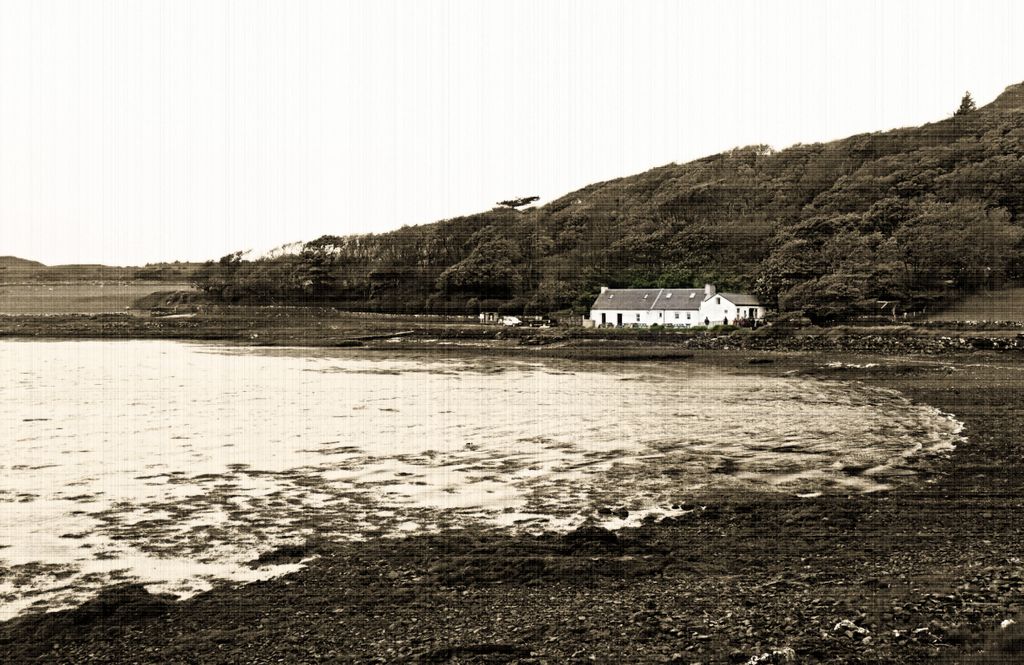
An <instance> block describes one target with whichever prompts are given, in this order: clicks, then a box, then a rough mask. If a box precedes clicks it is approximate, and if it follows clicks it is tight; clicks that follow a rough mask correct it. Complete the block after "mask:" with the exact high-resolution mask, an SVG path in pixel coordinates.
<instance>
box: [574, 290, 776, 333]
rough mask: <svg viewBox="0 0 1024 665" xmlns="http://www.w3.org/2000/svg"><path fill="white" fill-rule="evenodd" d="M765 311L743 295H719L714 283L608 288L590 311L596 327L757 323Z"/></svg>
mask: <svg viewBox="0 0 1024 665" xmlns="http://www.w3.org/2000/svg"><path fill="white" fill-rule="evenodd" d="M764 314H765V308H764V306H763V305H762V304H761V303H759V302H758V301H757V298H755V297H754V296H752V295H748V294H746V293H719V292H718V291H717V290H716V289H715V285H714V284H705V285H704V288H703V289H609V288H608V287H606V286H602V287H601V295H599V296H598V297H597V300H595V301H594V305H593V306H592V307H591V308H590V320H591V321H593V322H594V325H596V326H614V327H622V326H641V327H646V326H651V325H655V324H658V325H662V326H680V327H684V328H689V327H691V326H706V325H711V326H714V325H719V324H723V323H736V322H737V320H748V321H751V320H752V321H757V320H760V319H762V318H764Z"/></svg>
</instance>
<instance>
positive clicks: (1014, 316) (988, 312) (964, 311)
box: [928, 288, 1024, 321]
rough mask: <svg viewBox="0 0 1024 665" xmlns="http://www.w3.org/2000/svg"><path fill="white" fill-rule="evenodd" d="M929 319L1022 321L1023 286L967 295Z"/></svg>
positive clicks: (1023, 307)
mask: <svg viewBox="0 0 1024 665" xmlns="http://www.w3.org/2000/svg"><path fill="white" fill-rule="evenodd" d="M928 319H929V320H930V321H1024V288H1015V289H1001V290H999V291H990V292H988V293H979V294H976V295H972V296H968V297H967V298H964V299H963V300H961V301H960V302H958V303H957V304H955V305H953V306H952V307H950V308H949V309H947V310H945V311H943V312H939V313H938V314H933V315H931V316H929V317H928Z"/></svg>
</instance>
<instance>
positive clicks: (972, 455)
mask: <svg viewBox="0 0 1024 665" xmlns="http://www.w3.org/2000/svg"><path fill="white" fill-rule="evenodd" d="M65 339H66V338H65ZM196 341H210V340H203V339H199V340H196ZM409 341H410V340H405V341H403V342H401V343H387V342H385V343H375V344H370V345H366V346H363V347H360V350H361V351H363V350H365V351H374V352H379V351H388V350H390V351H399V352H401V353H406V352H417V351H419V352H424V353H430V354H431V355H434V356H435V357H436V355H437V354H439V353H442V354H453V355H459V354H462V353H471V354H474V355H475V354H481V353H482V354H491V353H494V352H495V351H497V352H498V354H499V355H502V356H504V355H506V354H513V353H514V354H517V355H520V356H523V357H525V358H533V357H537V355H538V354H536V353H535V352H534V350H535V348H536V347H533V346H519V345H518V343H515V345H514V346H513V345H512V344H509V345H507V346H500V347H499V348H497V349H496V348H490V347H469V348H466V347H462V346H455V345H452V346H433V347H429V348H424V347H425V346H427V345H426V344H424V343H422V342H416V343H413V344H410V343H409ZM495 341H498V342H501V341H502V340H495ZM627 342H628V340H627ZM609 346H614V347H623V348H608V349H606V351H607V353H606V354H605V355H606V356H609V355H610V356H612V357H617V358H621V359H623V360H634V361H635V360H640V359H644V360H654V359H659V358H661V359H672V360H685V361H687V362H694V363H698V364H704V363H707V364H711V365H713V366H715V367H716V368H718V369H723V370H725V371H737V372H743V373H757V374H760V373H765V374H769V375H783V374H786V375H793V374H795V375H797V376H808V377H813V378H823V379H832V380H836V379H838V380H844V381H861V382H864V383H867V384H869V385H875V386H879V387H885V388H890V389H895V390H898V391H899V392H901V394H903V395H904V396H905V397H907V398H908V399H910V400H911V401H913V402H917V403H923V404H928V405H929V406H932V407H933V408H936V409H938V410H939V411H940V412H942V413H945V414H952V415H953V416H954V417H955V418H956V419H957V420H958V421H959V422H961V423H963V428H964V433H963V434H964V437H965V440H964V442H963V444H962V445H959V446H958V447H957V449H956V450H955V451H953V452H952V453H951V454H949V455H947V456H946V457H940V458H935V459H933V460H930V461H929V462H928V463H927V472H926V473H922V474H921V475H920V476H919V478H918V479H917V481H916V482H914V483H913V484H912V485H910V486H908V487H900V488H897V489H894V490H889V491H885V492H881V493H875V494H870V495H851V496H821V497H813V498H796V497H792V496H785V495H771V494H770V493H763V492H741V493H735V494H730V493H725V492H713V493H711V495H710V496H707V497H702V498H701V499H700V501H701V502H702V505H706V506H707V508H705V509H703V510H700V511H695V512H694V513H691V514H688V515H684V516H680V517H668V518H664V519H661V520H660V521H658V520H653V519H649V520H646V521H645V523H644V524H643V525H642V526H640V527H630V528H624V529H620V530H618V531H616V532H608V531H604V530H603V529H600V528H596V527H595V528H586V527H584V528H581V529H578V530H577V531H575V532H571V533H569V534H562V535H559V534H550V533H549V534H544V535H543V536H529V535H525V534H518V535H517V534H510V533H507V532H498V531H493V530H490V529H467V530H461V531H457V532H442V533H440V534H420V535H415V536H411V537H404V538H397V539H386V540H383V541H377V540H372V541H367V542H364V543H340V542H330V541H328V540H327V539H326V536H327V534H323V537H322V538H320V539H314V541H312V542H310V543H307V544H306V545H305V546H303V547H301V548H300V550H301V551H299V550H295V551H292V552H290V553H289V552H284V553H277V554H278V555H280V556H285V557H287V556H289V554H290V555H291V556H293V557H294V556H300V558H304V557H306V556H311V555H314V554H315V555H316V556H317V557H318V558H316V559H315V560H313V561H311V562H309V563H308V564H307V565H306V566H305V567H304V568H303V569H302V570H300V571H298V572H297V573H291V574H289V575H286V576H284V577H280V578H275V579H273V580H270V581H268V582H257V583H253V584H251V585H244V586H232V585H224V586H217V587H215V588H214V589H213V590H211V591H208V592H204V593H202V594H199V595H197V596H194V597H192V598H190V599H188V600H184V601H174V602H171V601H169V599H166V598H160V597H155V596H151V595H149V594H148V593H146V592H145V591H144V589H142V588H141V585H131V584H129V585H126V586H121V587H112V588H110V589H108V590H107V591H105V592H104V593H102V594H101V595H100V596H99V597H98V598H97V599H95V600H94V601H89V602H87V603H85V604H84V605H82V606H80V607H79V608H77V609H74V610H66V611H60V612H53V613H46V614H36V615H28V616H25V617H20V618H17V619H14V620H12V621H9V622H7V623H5V624H0V649H2V650H3V651H6V652H8V654H9V655H10V656H12V658H11V659H10V662H36V659H38V662H108V661H109V660H114V659H119V658H121V657H124V658H127V659H128V660H131V659H132V658H135V659H137V660H142V661H143V662H145V661H146V660H147V659H148V660H154V659H164V660H172V661H175V662H177V661H179V660H180V661H183V662H187V661H189V660H190V659H198V660H201V661H202V662H235V661H236V660H237V659H240V658H248V659H250V660H252V659H254V658H255V659H256V660H257V662H263V661H260V660H259V659H258V658H257V654H259V657H264V656H265V657H266V661H267V662H273V660H274V658H271V654H275V657H280V658H284V659H285V660H289V659H291V660H302V661H312V660H316V658H317V657H319V658H320V659H321V660H325V661H328V662H449V661H450V662H538V663H539V662H572V661H573V659H580V662H584V661H586V662H594V660H592V659H591V658H590V656H594V657H595V659H596V661H597V662H616V658H617V657H618V658H621V659H624V660H627V661H630V662H698V661H701V662H746V659H748V658H750V657H754V656H760V655H763V654H765V653H771V652H772V651H779V650H784V649H793V650H794V652H795V653H796V655H797V659H798V661H797V662H836V663H838V662H857V661H858V660H861V661H864V662H875V661H877V660H885V661H886V662H907V663H909V662H919V661H921V660H926V659H930V658H932V657H933V656H935V655H939V656H942V654H944V653H945V654H963V653H965V652H969V650H971V649H976V648H977V647H978V646H979V645H983V644H985V642H986V640H989V639H991V638H990V635H989V632H990V631H992V630H993V629H994V628H995V627H996V626H997V625H998V623H999V622H1001V621H1002V620H1004V619H1007V618H1013V617H1014V616H1016V614H1017V613H1018V612H1019V611H1020V609H1021V602H1020V600H1019V599H1018V598H1017V595H1019V594H1020V592H1021V591H1024V577H1022V575H1021V566H1020V565H1019V563H1020V562H1019V560H1016V559H1015V557H1016V556H1017V554H1016V553H1017V552H1019V551H1021V545H1022V543H1021V536H1020V529H1019V519H1018V518H1017V517H1016V515H1017V514H1019V512H1018V509H1019V508H1020V507H1021V506H1022V505H1024V490H1022V488H1021V483H1020V480H1019V479H1018V478H1017V474H1015V473H1014V472H1013V471H1014V469H1013V463H1014V462H1015V460H1016V459H1018V458H1017V455H1018V454H1019V447H1018V446H1017V443H1016V441H1015V436H1014V432H1016V431H1018V430H1019V426H1020V425H1021V424H1022V418H1021V416H1020V415H1019V414H1017V413H1015V409H1014V408H1013V405H1014V404H1015V403H1017V400H1018V399H1019V397H1020V393H1021V388H1020V386H1019V383H1020V382H1019V378H1018V377H1019V374H1018V373H1017V372H1019V370H1020V369H1022V368H1024V366H1022V367H1020V368H1018V367H1015V366H1014V365H1015V364H1016V363H1017V359H1016V357H1015V354H1013V353H1009V354H1006V353H993V352H977V351H976V352H973V353H966V354H956V355H954V356H950V357H946V358H943V361H942V362H936V358H935V356H934V355H933V354H927V353H926V354H920V355H919V354H902V353H900V354H886V355H881V356H879V355H877V354H870V353H863V352H858V351H852V352H844V353H822V352H816V351H783V352H779V351H766V350H753V349H749V350H748V349H729V350H717V351H716V350H702V349H695V350H692V351H691V350H686V351H685V354H686V355H680V353H681V350H680V349H679V348H678V347H675V346H673V347H669V348H667V349H665V348H664V347H656V346H654V345H645V346H641V347H640V348H637V347H636V345H633V346H632V348H630V345H629V344H628V343H626V344H623V343H612V344H609ZM572 348H574V347H571V346H570V347H568V349H566V348H565V347H558V348H557V349H548V350H549V351H558V352H564V351H565V350H569V349H572ZM575 348H577V349H578V348H579V347H575ZM655 349H657V351H655ZM652 352H653V353H654V354H655V356H656V357H650V356H651V354H652ZM631 353H635V354H636V355H634V356H632V357H630V354H631ZM657 353H664V354H666V355H662V356H657ZM645 354H646V357H644V356H645ZM672 354H676V355H675V356H673V355H672ZM558 357H563V358H564V359H565V360H567V361H570V362H571V361H572V360H573V358H571V357H566V356H558ZM586 357H587V358H588V359H597V360H608V359H609V358H608V357H605V358H602V357H600V354H598V355H595V354H591V353H588V354H587V356H586ZM755 361H756V362H755ZM836 361H838V362H839V363H840V364H838V365H833V366H830V365H829V364H828V363H830V362H832V363H835V362H836ZM873 363H874V364H873ZM954 375H955V379H954V378H953V377H954ZM951 379H952V380H951ZM705 501H706V503H704V502H705ZM780 534H784V540H782V541H780V539H779V535H780ZM267 556H269V557H271V558H273V557H274V556H275V553H273V552H271V553H268V555H267ZM291 560H294V559H291ZM1015 560H1016V563H1014V561H1015ZM737 571H739V572H738V573H737ZM993 586H994V588H995V590H994V591H991V590H990V587H993ZM1008 592H1009V593H1008ZM950 597H951V598H950ZM551 598H557V599H558V600H555V601H553V600H551ZM826 601H827V602H826ZM897 606H898V607H897ZM593 607H596V608H599V611H598V612H596V613H595V611H594V610H593V609H591V608H593ZM239 608H242V611H238V610H239ZM371 608H376V611H369V610H370V609H371ZM481 610H482V611H483V613H481ZM509 612H512V613H513V615H514V616H516V617H517V618H518V624H517V625H516V626H512V625H502V623H501V622H500V621H499V622H494V621H490V622H488V621H487V619H488V618H490V619H494V618H495V616H503V615H504V614H507V613H509ZM556 620H557V623H558V624H559V625H557V626H553V625H552V622H553V621H556ZM843 621H849V622H850V623H851V624H852V625H853V626H854V627H853V628H850V627H848V626H846V625H845V624H843V626H844V627H842V628H841V629H840V630H833V629H834V628H835V627H836V626H837V625H839V624H842V622H843ZM920 628H924V629H925V630H924V631H921V632H915V631H918V630H919V629H920ZM861 631H867V632H863V633H862V632H861ZM893 631H898V632H897V633H894V632H893ZM865 638H870V639H867V641H865ZM389 649H390V651H389ZM332 651H333V654H332ZM90 654H91V656H90ZM131 654H134V655H133V656H131V657H130V655H131ZM531 654H532V655H531ZM676 656H678V658H676V659H675V660H672V659H673V658H674V657H676ZM741 656H742V657H743V659H742V660H740V657H741ZM779 657H780V658H781V656H779ZM950 657H952V656H950ZM374 658H376V659H377V660H376V661H374V660H373V659H374ZM445 659H447V661H445ZM764 662H768V661H764ZM933 662H934V661H933ZM1007 662H1010V661H1007Z"/></svg>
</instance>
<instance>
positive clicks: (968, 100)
mask: <svg viewBox="0 0 1024 665" xmlns="http://www.w3.org/2000/svg"><path fill="white" fill-rule="evenodd" d="M977 108H978V107H977V106H975V104H974V98H973V97H971V93H970V91H968V92H965V93H964V98H963V99H961V100H960V108H958V109H957V110H956V113H954V114H953V115H967V114H968V113H970V112H971V111H974V110H976V109H977Z"/></svg>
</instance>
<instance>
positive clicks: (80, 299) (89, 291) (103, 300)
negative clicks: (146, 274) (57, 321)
mask: <svg viewBox="0 0 1024 665" xmlns="http://www.w3.org/2000/svg"><path fill="white" fill-rule="evenodd" d="M191 289H192V287H191V286H189V285H188V284H176V283H173V282H77V283H67V282H55V283H45V282H43V283H38V284H0V314H102V313H108V312H124V311H125V310H126V309H129V308H130V307H131V305H132V303H133V302H135V300H137V299H138V298H141V297H142V296H146V295H149V294H151V293H154V292H156V291H182V290H191Z"/></svg>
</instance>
